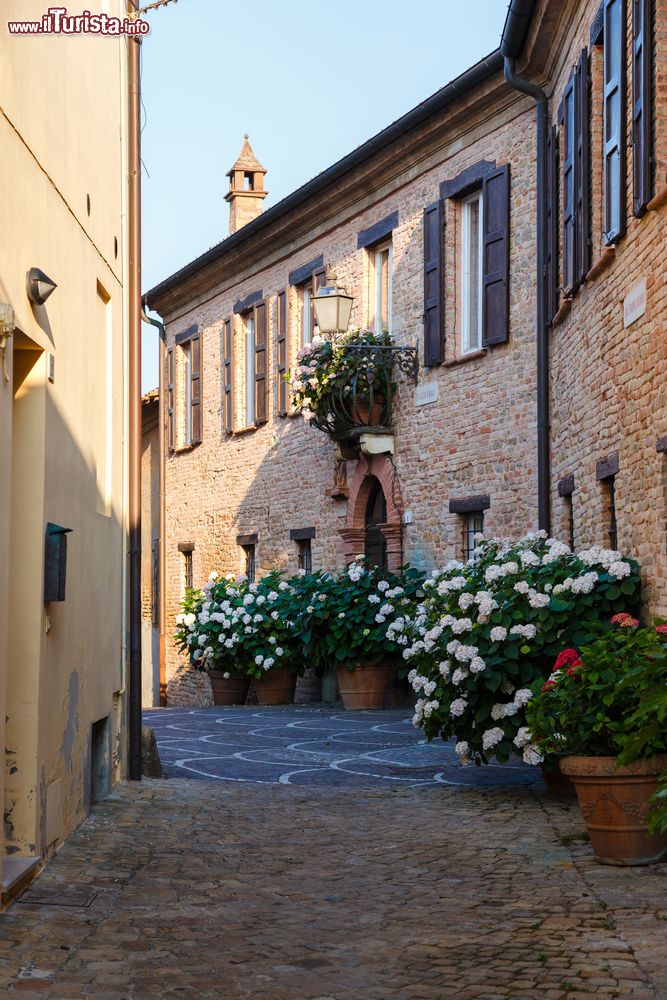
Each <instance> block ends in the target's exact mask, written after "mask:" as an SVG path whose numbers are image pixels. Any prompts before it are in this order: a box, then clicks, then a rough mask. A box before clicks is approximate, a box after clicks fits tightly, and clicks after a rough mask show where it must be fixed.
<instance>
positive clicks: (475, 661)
mask: <svg viewBox="0 0 667 1000" xmlns="http://www.w3.org/2000/svg"><path fill="white" fill-rule="evenodd" d="M485 667H486V662H485V661H484V660H483V659H482V657H481V656H473V658H472V660H471V661H470V673H471V674H481V672H482V670H484V669H485Z"/></svg>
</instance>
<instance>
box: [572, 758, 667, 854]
mask: <svg viewBox="0 0 667 1000" xmlns="http://www.w3.org/2000/svg"><path fill="white" fill-rule="evenodd" d="M615 765H616V758H615V757H564V758H563V759H562V760H561V762H560V766H561V770H562V771H563V773H564V774H569V775H570V777H571V778H572V780H573V782H574V785H575V788H576V789H577V798H578V799H579V805H580V806H581V811H582V812H583V814H584V819H585V821H586V828H587V830H588V833H589V836H590V838H591V844H592V846H593V852H594V854H595V858H596V860H597V861H600V862H601V863H602V864H605V865H648V864H651V863H652V862H655V861H660V860H661V859H662V858H663V857H665V856H667V834H653V835H652V834H649V833H648V821H647V817H648V814H649V810H650V805H649V799H650V798H651V796H652V795H653V793H654V792H655V791H656V790H657V787H658V778H659V776H660V774H662V773H663V772H664V771H666V770H667V755H663V756H660V757H652V758H651V759H650V760H636V761H634V762H633V763H632V764H629V765H628V766H627V767H621V768H619V769H618V770H616V767H615Z"/></svg>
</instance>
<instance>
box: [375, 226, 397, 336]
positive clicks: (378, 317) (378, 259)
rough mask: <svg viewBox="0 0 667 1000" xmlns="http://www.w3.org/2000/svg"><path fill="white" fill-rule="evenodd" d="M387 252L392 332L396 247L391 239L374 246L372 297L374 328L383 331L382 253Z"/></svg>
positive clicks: (389, 317) (389, 328)
mask: <svg viewBox="0 0 667 1000" xmlns="http://www.w3.org/2000/svg"><path fill="white" fill-rule="evenodd" d="M385 251H386V253H387V330H388V331H389V333H391V329H392V322H391V311H392V287H391V286H392V271H393V263H394V247H393V244H392V242H391V240H390V241H389V242H388V243H380V244H378V246H375V247H372V248H371V250H370V255H371V299H372V304H373V324H372V325H373V330H374V331H375V333H383V332H384V327H383V325H382V255H383V253H385Z"/></svg>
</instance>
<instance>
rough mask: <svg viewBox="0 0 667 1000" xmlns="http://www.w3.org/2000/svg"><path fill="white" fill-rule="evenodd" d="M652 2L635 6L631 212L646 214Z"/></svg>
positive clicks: (649, 191)
mask: <svg viewBox="0 0 667 1000" xmlns="http://www.w3.org/2000/svg"><path fill="white" fill-rule="evenodd" d="M652 139H653V2H652V0H633V4H632V179H633V190H632V211H633V213H634V215H636V216H637V218H641V216H642V215H643V214H644V212H645V211H646V206H647V205H648V203H649V201H650V200H651V196H652V188H653V171H652V166H653V142H652Z"/></svg>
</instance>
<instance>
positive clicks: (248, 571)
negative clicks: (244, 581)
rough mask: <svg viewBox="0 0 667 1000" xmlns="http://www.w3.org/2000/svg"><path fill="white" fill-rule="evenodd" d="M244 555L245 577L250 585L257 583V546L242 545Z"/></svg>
mask: <svg viewBox="0 0 667 1000" xmlns="http://www.w3.org/2000/svg"><path fill="white" fill-rule="evenodd" d="M241 548H242V549H243V554H244V556H245V575H246V576H247V578H248V583H254V582H255V545H254V543H253V544H250V545H242V546H241Z"/></svg>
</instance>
